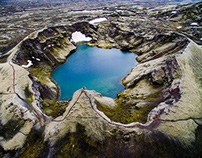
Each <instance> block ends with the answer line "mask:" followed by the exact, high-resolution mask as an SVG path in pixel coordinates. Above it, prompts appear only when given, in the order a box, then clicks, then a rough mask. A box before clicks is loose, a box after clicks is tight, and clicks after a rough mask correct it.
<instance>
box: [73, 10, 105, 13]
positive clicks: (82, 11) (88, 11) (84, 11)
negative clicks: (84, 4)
mask: <svg viewBox="0 0 202 158" xmlns="http://www.w3.org/2000/svg"><path fill="white" fill-rule="evenodd" d="M101 11H103V10H78V11H71V13H91V12H101Z"/></svg>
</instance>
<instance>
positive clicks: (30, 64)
mask: <svg viewBox="0 0 202 158" xmlns="http://www.w3.org/2000/svg"><path fill="white" fill-rule="evenodd" d="M27 62H28V64H27V65H22V67H24V68H28V67H30V66H32V65H33V63H32V61H31V60H27Z"/></svg>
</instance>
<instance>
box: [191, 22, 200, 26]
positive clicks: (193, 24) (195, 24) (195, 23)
mask: <svg viewBox="0 0 202 158" xmlns="http://www.w3.org/2000/svg"><path fill="white" fill-rule="evenodd" d="M190 25H191V26H199V24H198V23H197V22H193V23H191V24H190Z"/></svg>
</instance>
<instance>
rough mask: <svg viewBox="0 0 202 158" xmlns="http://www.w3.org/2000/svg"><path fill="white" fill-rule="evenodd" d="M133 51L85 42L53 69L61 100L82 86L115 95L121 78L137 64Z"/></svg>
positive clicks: (122, 88)
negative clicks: (90, 44)
mask: <svg viewBox="0 0 202 158" xmlns="http://www.w3.org/2000/svg"><path fill="white" fill-rule="evenodd" d="M136 56H137V55H136V54H134V53H129V52H123V51H121V50H119V49H101V48H97V47H90V46H88V45H87V44H85V43H81V44H78V45H77V51H76V52H75V53H74V54H72V55H71V56H70V57H69V58H68V59H67V61H66V63H64V64H63V65H61V66H59V67H58V68H56V69H55V70H54V71H53V72H52V78H53V79H54V80H55V81H56V82H57V84H58V85H59V87H60V98H59V99H60V100H67V99H69V98H72V96H73V93H74V92H75V91H76V90H78V89H81V88H82V87H83V86H85V87H86V88H87V89H88V90H95V91H97V92H99V93H101V94H103V95H105V96H108V97H112V98H116V94H117V93H119V92H121V91H122V90H124V86H123V85H122V83H121V80H122V78H123V77H124V76H126V75H127V74H128V73H129V72H130V71H131V69H132V68H133V67H134V66H135V65H136V64H137V61H136V59H135V58H136Z"/></svg>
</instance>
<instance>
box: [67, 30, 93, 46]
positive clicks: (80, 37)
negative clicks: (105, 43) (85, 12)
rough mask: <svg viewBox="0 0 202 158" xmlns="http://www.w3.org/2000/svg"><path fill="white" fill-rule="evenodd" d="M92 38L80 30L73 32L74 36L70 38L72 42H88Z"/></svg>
mask: <svg viewBox="0 0 202 158" xmlns="http://www.w3.org/2000/svg"><path fill="white" fill-rule="evenodd" d="M91 40H92V38H91V37H86V35H84V34H82V33H81V32H80V31H76V32H74V33H72V38H71V40H70V42H75V43H77V42H84V41H85V42H88V41H91Z"/></svg>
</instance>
